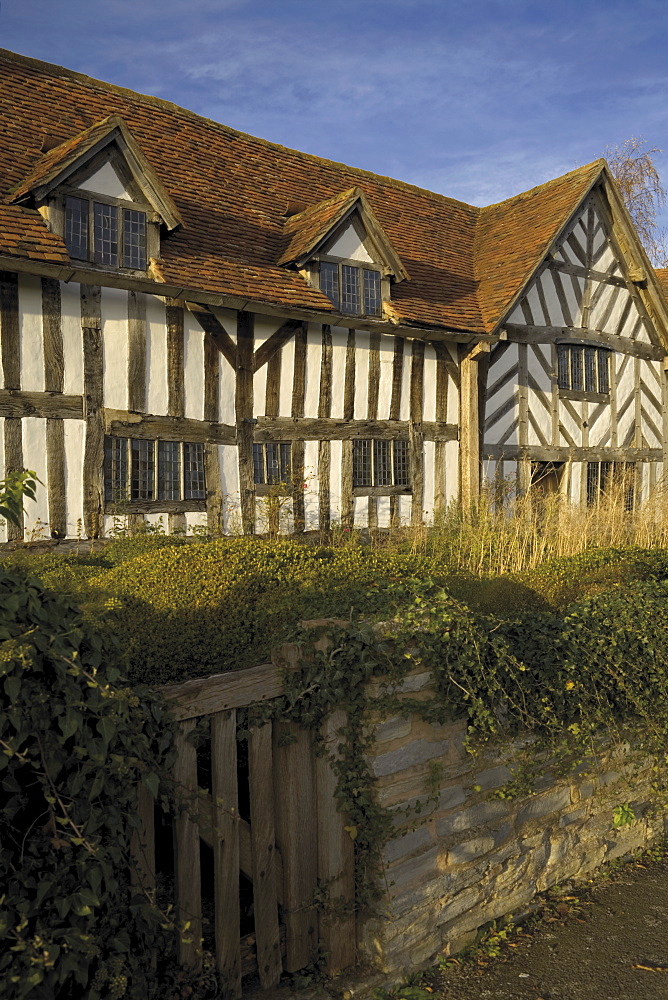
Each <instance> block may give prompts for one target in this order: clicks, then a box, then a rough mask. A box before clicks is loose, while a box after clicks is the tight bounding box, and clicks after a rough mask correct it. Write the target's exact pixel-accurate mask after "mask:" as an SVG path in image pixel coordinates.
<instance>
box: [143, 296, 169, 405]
mask: <svg viewBox="0 0 668 1000" xmlns="http://www.w3.org/2000/svg"><path fill="white" fill-rule="evenodd" d="M146 333H147V336H146V371H147V376H148V377H147V400H146V402H147V406H148V412H149V413H155V414H159V415H163V414H166V413H167V401H168V394H167V315H166V311H165V302H164V300H163V299H159V298H158V297H157V296H155V295H147V296H146Z"/></svg>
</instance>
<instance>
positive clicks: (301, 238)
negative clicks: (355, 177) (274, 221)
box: [278, 188, 360, 264]
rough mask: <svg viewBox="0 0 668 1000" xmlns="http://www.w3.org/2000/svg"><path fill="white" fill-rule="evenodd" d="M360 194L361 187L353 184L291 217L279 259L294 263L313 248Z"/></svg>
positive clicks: (287, 220) (283, 261) (280, 262)
mask: <svg viewBox="0 0 668 1000" xmlns="http://www.w3.org/2000/svg"><path fill="white" fill-rule="evenodd" d="M359 194H360V192H359V189H358V188H350V189H349V190H348V191H342V192H341V194H336V195H334V197H333V198H326V199H325V200H324V201H320V202H318V203H317V204H316V205H309V207H308V208H306V209H304V211H303V212H299V213H297V214H296V215H292V216H290V217H289V218H287V219H286V222H285V226H284V232H285V235H286V237H287V238H288V243H287V246H286V248H285V251H284V253H283V254H282V255H281V257H280V258H279V260H278V263H279V264H287V263H292V262H293V261H296V260H299V258H300V257H304V256H305V255H306V254H308V253H309V252H310V251H311V250H313V248H314V247H315V246H317V245H318V243H319V242H320V241H321V240H322V239H324V237H325V236H327V234H328V233H329V232H330V231H331V229H332V228H333V227H334V226H335V225H336V224H337V222H339V220H340V219H342V218H343V216H344V215H345V214H346V212H347V211H348V210H349V208H350V207H351V206H352V205H354V204H355V202H356V201H357V200H358V198H359Z"/></svg>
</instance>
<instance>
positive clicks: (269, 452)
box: [253, 441, 292, 486]
mask: <svg viewBox="0 0 668 1000" xmlns="http://www.w3.org/2000/svg"><path fill="white" fill-rule="evenodd" d="M290 456H291V446H290V444H289V442H285V441H267V442H266V443H265V444H254V445H253V479H254V482H255V483H256V484H258V485H270V486H278V485H281V484H285V485H288V484H289V483H290V480H291V477H292V473H291V468H290Z"/></svg>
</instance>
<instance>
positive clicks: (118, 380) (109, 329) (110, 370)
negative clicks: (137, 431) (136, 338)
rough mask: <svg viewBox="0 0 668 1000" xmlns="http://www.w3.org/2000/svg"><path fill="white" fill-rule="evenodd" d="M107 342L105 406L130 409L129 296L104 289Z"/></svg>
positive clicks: (102, 301)
mask: <svg viewBox="0 0 668 1000" xmlns="http://www.w3.org/2000/svg"><path fill="white" fill-rule="evenodd" d="M100 306H101V313H102V337H103V341H104V405H105V406H108V407H111V409H115V410H127V408H128V293H127V292H126V291H125V289H123V288H103V289H102V295H101V303H100Z"/></svg>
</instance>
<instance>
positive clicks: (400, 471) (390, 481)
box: [353, 438, 410, 487]
mask: <svg viewBox="0 0 668 1000" xmlns="http://www.w3.org/2000/svg"><path fill="white" fill-rule="evenodd" d="M409 485H410V476H409V467H408V441H383V440H379V439H366V438H360V439H358V440H355V441H353V487H364V486H409Z"/></svg>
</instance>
